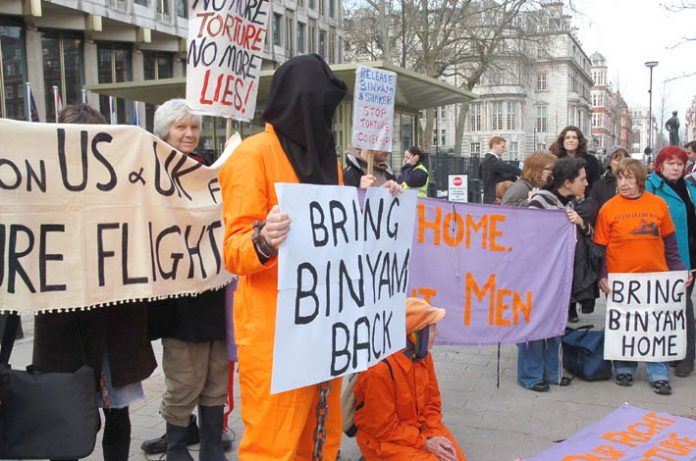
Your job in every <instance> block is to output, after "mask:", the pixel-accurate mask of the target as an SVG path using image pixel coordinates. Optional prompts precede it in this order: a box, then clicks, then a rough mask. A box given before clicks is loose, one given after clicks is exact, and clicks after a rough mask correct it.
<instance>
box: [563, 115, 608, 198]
mask: <svg viewBox="0 0 696 461" xmlns="http://www.w3.org/2000/svg"><path fill="white" fill-rule="evenodd" d="M556 144H557V145H558V154H557V155H558V158H563V157H577V158H581V159H583V160H585V163H586V164H587V167H586V170H587V188H586V189H585V193H584V194H583V195H585V196H586V195H587V193H588V192H589V191H590V190H591V189H592V185H593V184H594V183H595V181H597V180H598V179H599V177H600V176H602V171H603V168H602V164H601V163H599V160H597V157H595V156H594V155H592V154H589V153H588V152H587V139H586V138H585V136H584V135H583V134H582V131H580V128H577V127H574V126H567V127H565V128H563V130H562V131H561V133H560V134H559V135H558V139H557V140H556ZM578 198H580V197H578Z"/></svg>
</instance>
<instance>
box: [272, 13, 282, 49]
mask: <svg viewBox="0 0 696 461" xmlns="http://www.w3.org/2000/svg"><path fill="white" fill-rule="evenodd" d="M282 24H283V15H282V14H278V13H273V44H274V45H276V46H280V42H281V40H282V38H281V35H280V33H281V30H280V29H281V26H282Z"/></svg>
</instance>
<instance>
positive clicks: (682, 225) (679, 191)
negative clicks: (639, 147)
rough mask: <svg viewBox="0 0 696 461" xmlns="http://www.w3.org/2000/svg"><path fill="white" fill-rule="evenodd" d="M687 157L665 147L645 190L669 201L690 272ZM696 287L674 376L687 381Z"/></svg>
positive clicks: (695, 248)
mask: <svg viewBox="0 0 696 461" xmlns="http://www.w3.org/2000/svg"><path fill="white" fill-rule="evenodd" d="M688 159H689V157H688V154H687V153H686V151H685V150H684V149H682V148H681V147H677V146H667V147H665V148H663V149H662V150H661V151H660V152H659V153H658V154H657V157H656V158H655V171H654V172H653V173H651V174H650V176H648V180H647V182H646V185H645V189H646V190H647V191H648V192H651V193H653V194H655V195H657V196H658V197H660V198H662V199H663V200H664V201H665V202H667V206H668V207H669V214H670V217H671V218H672V222H673V223H674V227H675V232H676V235H677V246H678V248H679V257H680V259H681V261H682V262H683V263H684V266H686V268H687V269H689V270H690V269H693V268H694V267H696V186H694V185H693V183H691V182H690V181H686V180H684V168H685V166H686V163H687V161H688ZM693 291H694V286H693V284H692V285H690V286H689V287H688V288H687V290H686V357H685V358H684V359H683V360H681V361H680V362H679V363H677V366H676V368H675V369H674V374H676V375H677V376H680V377H682V378H685V377H687V376H689V375H690V374H691V373H692V372H693V371H694V357H695V356H696V344H694V327H695V325H694V304H693V302H692V301H691V294H692V293H693Z"/></svg>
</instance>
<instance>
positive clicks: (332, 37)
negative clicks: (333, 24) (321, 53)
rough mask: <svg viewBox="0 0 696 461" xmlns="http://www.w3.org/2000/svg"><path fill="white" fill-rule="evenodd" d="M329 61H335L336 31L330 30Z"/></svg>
mask: <svg viewBox="0 0 696 461" xmlns="http://www.w3.org/2000/svg"><path fill="white" fill-rule="evenodd" d="M329 63H330V64H335V63H336V33H335V32H333V28H332V31H331V32H329Z"/></svg>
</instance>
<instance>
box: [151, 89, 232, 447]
mask: <svg viewBox="0 0 696 461" xmlns="http://www.w3.org/2000/svg"><path fill="white" fill-rule="evenodd" d="M200 129H201V117H200V116H199V115H196V114H194V113H193V112H192V111H191V110H190V109H189V107H188V106H187V105H186V101H185V100H183V99H172V100H169V101H167V102H165V103H164V104H162V105H161V106H160V107H159V108H158V109H157V111H156V112H155V120H154V132H155V135H157V136H159V137H160V138H162V139H163V140H164V141H166V142H168V143H169V144H171V145H172V147H174V148H176V149H177V150H179V151H181V152H183V153H184V154H186V155H188V156H189V157H192V158H194V159H195V160H196V161H199V162H203V163H205V160H204V159H203V158H202V157H200V156H198V155H196V154H195V153H194V149H195V148H196V147H197V146H198V141H199V139H200ZM224 293H225V290H215V291H208V292H205V293H201V294H199V295H196V296H191V297H180V298H172V299H167V300H163V301H158V302H156V303H151V306H150V323H149V330H150V337H151V339H157V338H162V348H163V354H162V368H163V369H164V379H165V384H166V390H165V393H164V396H163V398H162V406H161V409H160V412H161V413H162V417H163V418H164V419H165V420H166V422H167V434H166V439H165V440H166V447H167V448H166V450H167V460H168V461H180V460H181V461H193V458H192V457H191V454H190V453H189V451H188V448H187V439H188V436H189V430H188V426H189V421H190V419H191V414H192V412H193V410H194V409H195V407H196V406H198V420H199V425H200V442H201V447H200V459H201V460H206V461H221V460H224V459H225V456H224V453H223V449H222V431H223V410H224V404H225V401H226V399H227V384H228V373H229V362H228V360H227V346H226V342H225V337H226V332H225V296H224ZM143 448H145V447H143Z"/></svg>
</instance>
